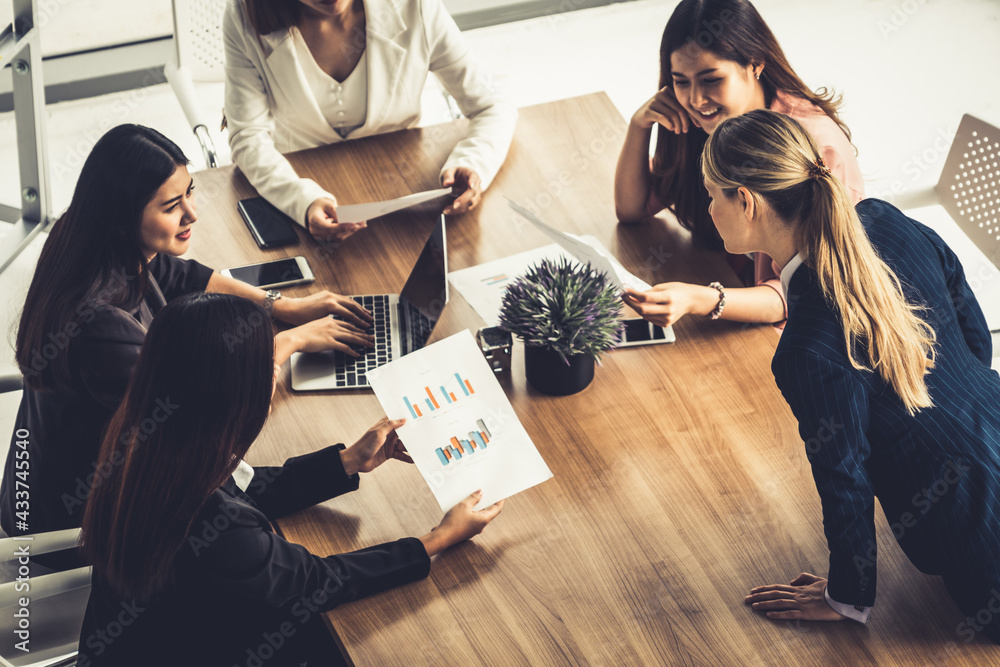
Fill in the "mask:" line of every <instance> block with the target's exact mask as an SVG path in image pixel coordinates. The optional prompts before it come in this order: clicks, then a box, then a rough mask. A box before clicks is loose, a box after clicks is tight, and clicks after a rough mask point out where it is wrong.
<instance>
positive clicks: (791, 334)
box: [702, 110, 1000, 642]
mask: <svg viewBox="0 0 1000 667" xmlns="http://www.w3.org/2000/svg"><path fill="white" fill-rule="evenodd" d="M702 167H703V172H704V175H705V185H706V187H707V188H708V191H709V194H710V196H711V197H712V204H711V206H710V209H709V210H710V212H711V214H712V218H713V220H714V221H715V224H716V226H717V227H718V229H719V233H720V234H721V235H722V237H723V239H724V240H725V243H726V249H727V250H728V251H729V252H733V253H738V252H750V251H761V252H765V253H767V254H768V255H770V256H771V257H773V258H774V259H775V261H776V262H777V263H778V264H779V266H782V267H784V268H783V270H782V272H781V282H782V286H783V288H784V290H785V292H786V295H787V298H788V323H787V325H786V328H785V331H784V334H783V335H782V337H781V341H780V342H779V344H778V348H777V350H776V352H775V355H774V360H773V362H772V365H771V369H772V371H773V373H774V377H775V381H776V382H777V384H778V387H779V388H780V389H781V392H782V394H783V395H784V397H785V400H786V401H787V402H788V404H789V406H790V407H791V409H792V412H793V413H794V414H795V417H796V418H797V419H798V421H799V433H800V435H801V436H802V438H803V440H804V441H805V444H806V453H807V455H808V457H809V461H810V463H811V466H812V472H813V477H814V479H815V481H816V486H817V489H818V490H819V494H820V498H821V500H822V504H823V527H824V530H825V532H826V537H827V543H828V546H829V548H830V567H829V574H828V579H823V578H821V577H817V576H814V575H811V574H802V575H800V576H799V577H798V578H797V579H795V580H794V581H792V582H791V584H790V585H787V586H786V585H775V586H763V587H760V588H755V589H753V590H752V591H751V594H750V595H749V596H748V597H747V601H748V602H749V603H750V604H752V605H753V608H754V609H757V610H760V611H764V612H766V613H767V615H768V617H770V618H775V619H803V620H842V619H844V618H851V619H854V620H857V621H860V622H862V623H864V622H867V621H868V616H869V613H870V611H871V606H872V605H873V604H874V602H875V587H876V557H877V553H876V551H877V550H876V546H875V517H874V512H875V498H876V497H878V499H879V501H880V502H881V504H882V508H883V510H884V511H885V514H886V517H887V519H888V520H889V524H890V525H891V526H893V533H894V535H895V537H896V539H897V541H898V542H899V545H900V546H901V547H902V549H903V551H904V552H905V553H906V555H907V557H908V558H909V559H910V560H911V561H912V562H913V563H914V564H915V565H916V566H917V567H918V568H919V569H920V570H921V571H923V572H926V573H930V574H939V575H941V576H942V577H943V579H944V583H945V585H946V586H947V588H948V591H949V592H950V593H951V595H952V597H953V598H954V599H955V601H956V602H957V603H958V605H959V606H960V607H961V608H962V610H963V612H964V613H965V614H966V615H967V617H966V618H965V619H964V620H963V621H962V622H961V623H959V624H958V626H957V627H956V633H957V634H958V636H959V637H960V638H962V639H963V640H965V641H971V640H972V639H973V638H974V637H975V636H976V635H977V634H979V633H984V634H986V635H987V636H988V637H990V638H992V639H993V640H994V641H997V642H1000V375H998V374H997V373H996V372H995V371H993V370H991V369H990V362H991V355H992V346H991V339H990V334H989V330H988V328H987V326H986V321H985V319H984V318H983V314H982V311H981V310H980V308H979V304H978V303H977V302H976V299H975V297H974V296H973V294H972V292H971V290H970V289H969V286H968V283H967V282H966V280H965V275H964V273H963V271H962V267H961V264H960V263H959V262H958V259H957V258H956V257H955V255H954V253H953V252H952V251H951V250H950V249H949V248H948V246H947V245H946V244H945V243H944V241H942V240H941V238H940V237H939V236H938V235H937V234H935V233H934V232H933V231H932V230H931V229H929V228H927V227H925V226H924V225H921V224H920V223H918V222H916V221H914V220H911V219H909V218H907V217H906V216H904V215H903V214H902V213H901V212H900V211H899V210H898V209H896V208H894V207H893V206H891V205H890V204H887V203H885V202H882V201H878V200H874V199H868V200H865V201H862V202H861V203H860V204H858V205H857V207H856V208H855V207H852V206H851V203H850V200H849V198H848V196H847V194H846V193H845V191H844V188H843V186H842V185H841V184H840V183H839V182H838V181H837V180H836V179H835V178H832V177H831V175H830V171H829V169H827V168H826V166H825V165H824V164H823V160H822V158H821V157H820V154H819V152H818V151H817V149H816V146H815V145H814V144H813V142H812V141H811V140H810V138H809V136H808V135H807V134H806V133H805V132H804V131H803V130H802V128H801V127H800V126H799V125H798V124H797V123H796V122H795V121H794V120H792V119H790V118H788V117H786V116H782V115H780V114H776V113H773V112H770V111H766V110H759V111H753V112H750V113H748V114H746V115H743V116H739V117H735V118H732V119H729V120H726V121H725V122H724V123H722V124H721V125H720V126H719V128H718V129H716V131H715V132H714V133H713V134H712V136H711V137H710V138H709V140H708V143H707V144H706V145H705V151H704V154H703V158H702Z"/></svg>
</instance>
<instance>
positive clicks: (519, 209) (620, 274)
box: [507, 199, 651, 292]
mask: <svg viewBox="0 0 1000 667" xmlns="http://www.w3.org/2000/svg"><path fill="white" fill-rule="evenodd" d="M507 204H508V205H510V207H511V208H512V209H514V211H515V212H516V213H517V214H518V215H520V216H521V217H522V218H524V219H525V220H527V221H528V222H530V223H531V224H533V225H535V226H536V227H537V228H538V229H540V230H541V231H542V233H544V234H545V235H546V236H548V237H549V238H550V239H552V240H553V241H555V242H556V243H558V244H559V245H561V246H562V247H563V248H565V249H566V250H567V251H568V252H569V253H570V254H571V255H573V256H574V257H576V258H577V259H578V260H579V261H581V262H590V265H591V266H592V267H593V268H595V269H596V270H598V271H602V272H604V273H605V274H606V275H607V276H608V278H609V279H610V280H611V281H612V282H613V283H614V285H615V289H617V290H618V291H619V292H622V291H624V288H625V287H630V288H632V289H635V290H638V291H640V292H645V291H646V290H648V289H650V287H651V285H650V284H649V283H647V282H645V281H644V280H641V279H639V278H638V277H637V276H635V275H633V274H631V273H629V272H628V271H627V270H626V269H625V267H624V266H622V265H621V263H620V262H619V261H618V260H617V259H615V258H614V256H613V255H612V254H611V253H610V252H609V251H608V249H607V248H605V247H604V245H603V244H602V243H601V242H600V241H598V240H597V239H596V238H594V237H593V236H586V237H583V236H577V235H576V234H570V233H568V232H563V231H560V230H558V229H556V228H554V227H552V226H550V225H548V224H546V223H545V222H542V220H541V219H539V218H538V216H536V215H534V214H533V213H532V212H531V211H529V210H528V209H526V208H524V207H523V206H521V205H520V204H518V203H517V202H514V201H511V200H510V199H508V200H507Z"/></svg>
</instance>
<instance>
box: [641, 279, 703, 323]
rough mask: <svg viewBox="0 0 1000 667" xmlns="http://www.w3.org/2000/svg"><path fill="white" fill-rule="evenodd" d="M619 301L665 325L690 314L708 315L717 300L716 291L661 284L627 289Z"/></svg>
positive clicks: (687, 285) (649, 319)
mask: <svg viewBox="0 0 1000 667" xmlns="http://www.w3.org/2000/svg"><path fill="white" fill-rule="evenodd" d="M622 300H623V301H624V302H625V303H626V304H628V306H629V307H630V308H632V309H633V310H634V311H635V312H637V313H638V314H639V316H640V317H641V318H643V319H644V320H646V321H648V322H652V323H653V324H656V325H658V326H661V327H668V326H670V325H672V324H674V323H675V322H677V320H679V319H681V318H682V317H684V316H685V315H687V314H689V313H696V314H700V315H708V314H710V313H711V312H712V311H713V310H715V307H716V305H718V303H719V292H718V290H716V289H715V288H712V287H704V286H702V285H691V284H689V283H660V284H659V285H654V286H653V288H652V289H650V290H649V291H647V292H639V291H637V290H634V289H631V288H626V289H625V292H624V294H622Z"/></svg>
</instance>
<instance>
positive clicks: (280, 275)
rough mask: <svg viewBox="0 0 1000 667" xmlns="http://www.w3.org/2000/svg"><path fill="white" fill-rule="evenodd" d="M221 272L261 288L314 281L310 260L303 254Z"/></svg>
mask: <svg viewBox="0 0 1000 667" xmlns="http://www.w3.org/2000/svg"><path fill="white" fill-rule="evenodd" d="M219 273H221V274H222V275H224V276H228V277H230V278H236V279H237V280H241V281H243V282H245V283H249V284H251V285H253V286H254V287H259V288H261V289H274V288H277V287H288V286H290V285H301V284H302V283H311V282H312V281H313V272H312V269H311V268H309V262H307V261H306V258H305V257H302V256H301V255H300V256H298V257H286V258H284V259H276V260H274V261H273V262H263V263H261V264H248V265H246V266H237V267H234V268H231V269H223V270H222V271H220V272H219Z"/></svg>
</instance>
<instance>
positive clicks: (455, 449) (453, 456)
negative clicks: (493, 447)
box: [434, 419, 491, 466]
mask: <svg viewBox="0 0 1000 667" xmlns="http://www.w3.org/2000/svg"><path fill="white" fill-rule="evenodd" d="M476 426H478V427H479V430H478V431H469V439H468V440H459V439H458V437H456V436H452V437H451V444H450V445H445V446H444V447H438V448H437V449H435V450H434V453H435V454H436V455H437V457H438V461H440V462H441V465H443V466H446V465H448V464H449V463H451V462H452V461H457V460H459V459H461V458H462V457H463V456H470V455H472V454H475V453H476V452H478V451H481V450H483V449H486V447H487V445H486V443H488V442H489V441H490V437H491V436H490V432H489V429H487V428H486V423H485V422H484V421H483V420H482V419H477V420H476Z"/></svg>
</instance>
